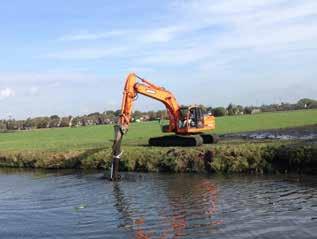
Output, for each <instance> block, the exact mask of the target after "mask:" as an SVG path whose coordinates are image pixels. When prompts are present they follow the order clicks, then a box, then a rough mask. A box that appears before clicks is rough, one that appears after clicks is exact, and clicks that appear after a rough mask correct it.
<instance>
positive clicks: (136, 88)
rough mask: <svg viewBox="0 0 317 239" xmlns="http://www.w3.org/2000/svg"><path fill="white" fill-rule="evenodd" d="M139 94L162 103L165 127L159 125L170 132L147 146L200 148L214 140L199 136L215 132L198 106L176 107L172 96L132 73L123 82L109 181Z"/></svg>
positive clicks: (212, 121)
mask: <svg viewBox="0 0 317 239" xmlns="http://www.w3.org/2000/svg"><path fill="white" fill-rule="evenodd" d="M138 94H141V95H144V96H147V97H150V98H152V99H154V100H158V101H160V102H162V103H163V104H164V105H165V107H166V109H167V113H168V117H169V124H168V125H163V126H162V132H164V133H174V135H167V136H162V137H155V138H150V139H149V145H151V146H181V147H184V146H200V145H202V144H203V143H216V141H217V140H218V137H217V136H216V135H213V134H203V132H205V131H211V130H213V129H215V117H214V116H212V115H208V114H204V113H203V110H202V108H201V107H199V106H196V105H194V106H189V107H182V106H180V105H179V104H178V103H177V101H176V98H175V96H174V95H173V94H172V93H171V92H170V91H168V90H166V89H164V88H163V87H160V86H157V85H154V84H153V83H151V82H149V81H148V80H145V79H143V78H141V77H139V76H137V75H136V74H134V73H130V74H129V75H128V77H127V79H126V82H125V86H124V92H123V99H122V105H121V115H120V117H119V120H118V124H116V125H115V127H114V128H115V138H114V143H113V147H112V150H113V152H112V153H113V162H112V167H111V179H113V180H116V179H117V177H119V175H118V171H119V161H120V157H121V155H122V151H121V141H122V138H123V135H124V134H126V133H127V132H128V128H129V124H130V122H131V118H132V108H133V103H134V101H135V100H136V98H137V95H138Z"/></svg>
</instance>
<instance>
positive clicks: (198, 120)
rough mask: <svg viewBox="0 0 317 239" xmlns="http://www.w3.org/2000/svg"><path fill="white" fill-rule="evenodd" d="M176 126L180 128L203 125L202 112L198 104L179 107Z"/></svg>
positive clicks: (201, 126)
mask: <svg viewBox="0 0 317 239" xmlns="http://www.w3.org/2000/svg"><path fill="white" fill-rule="evenodd" d="M179 115H180V117H179V122H178V128H179V129H181V130H184V129H190V128H203V127H204V113H203V110H202V108H200V107H198V106H190V107H181V108H180V110H179Z"/></svg>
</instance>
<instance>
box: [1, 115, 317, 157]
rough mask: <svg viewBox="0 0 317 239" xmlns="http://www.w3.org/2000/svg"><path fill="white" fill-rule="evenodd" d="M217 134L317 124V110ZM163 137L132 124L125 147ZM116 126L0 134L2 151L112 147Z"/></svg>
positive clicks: (233, 123)
mask: <svg viewBox="0 0 317 239" xmlns="http://www.w3.org/2000/svg"><path fill="white" fill-rule="evenodd" d="M216 123H217V129H216V131H215V132H216V133H218V134H223V133H235V132H244V131H253V130H263V129H275V128H287V127H296V126H303V125H312V124H317V110H301V111H288V112H276V113H261V114H256V115H242V116H227V117H219V118H217V121H216ZM158 135H161V132H160V126H159V124H158V123H157V122H147V123H134V124H131V126H130V129H129V133H128V135H127V136H126V137H125V138H124V143H123V144H124V145H140V144H147V141H148V138H150V137H154V136H158ZM112 139H113V126H112V125H101V126H91V127H81V128H58V129H42V130H33V131H21V132H14V133H1V134H0V151H25V150H27V151H33V150H41V151H43V150H45V151H71V150H80V149H91V148H97V147H103V146H110V145H111V140H112Z"/></svg>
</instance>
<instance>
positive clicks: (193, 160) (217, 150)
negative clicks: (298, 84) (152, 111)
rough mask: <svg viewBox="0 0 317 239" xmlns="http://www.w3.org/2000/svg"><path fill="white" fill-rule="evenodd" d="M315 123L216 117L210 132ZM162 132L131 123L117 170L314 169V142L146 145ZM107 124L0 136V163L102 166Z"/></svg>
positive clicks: (297, 116)
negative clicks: (183, 146)
mask: <svg viewBox="0 0 317 239" xmlns="http://www.w3.org/2000/svg"><path fill="white" fill-rule="evenodd" d="M313 124H317V110H305V111H289V112H277V113H263V114H257V115H245V116H230V117H220V118H217V130H216V133H218V134H224V133H235V132H242V131H254V130H264V129H274V128H287V127H295V126H303V125H313ZM159 135H162V134H161V132H160V127H159V125H158V123H157V122H149V123H135V124H131V127H130V130H129V133H128V135H126V136H125V138H124V143H123V150H124V156H123V159H122V161H121V168H122V169H123V170H126V171H145V172H146V171H151V172H152V171H171V172H203V171H209V172H224V173H232V172H234V173H265V172H283V173H284V172H291V171H295V172H311V173H316V168H317V167H316V159H317V153H316V152H317V150H316V144H315V143H304V142H294V141H254V140H253V141H252V140H248V141H241V140H240V141H232V140H231V141H224V142H222V143H220V144H218V145H212V146H210V145H204V146H201V147H197V148H177V147H170V148H159V147H148V146H145V145H147V141H148V138H150V137H154V136H159ZM112 138H113V127H112V126H111V125H108V126H91V127H82V128H59V129H44V130H33V131H23V132H14V133H5V134H4V133H3V134H0V167H27V168H86V169H88V168H105V169H109V167H110V164H111V141H112Z"/></svg>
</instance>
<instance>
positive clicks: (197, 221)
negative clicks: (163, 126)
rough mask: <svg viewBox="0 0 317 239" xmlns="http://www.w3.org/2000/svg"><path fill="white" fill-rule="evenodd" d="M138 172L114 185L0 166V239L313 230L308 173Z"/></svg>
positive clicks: (316, 188) (316, 190)
mask: <svg viewBox="0 0 317 239" xmlns="http://www.w3.org/2000/svg"><path fill="white" fill-rule="evenodd" d="M34 175H35V176H34ZM38 175H40V176H38ZM138 175H140V174H124V176H125V177H124V178H123V180H122V181H121V182H118V183H112V182H107V181H105V180H101V179H100V174H98V173H92V174H83V173H80V172H75V173H71V174H69V173H48V174H45V173H40V174H39V173H37V172H19V173H15V172H12V173H5V174H1V172H0V225H2V226H1V227H0V233H1V235H2V236H3V238H16V237H23V238H43V237H45V238H88V237H89V238H314V236H315V235H316V234H317V229H316V228H317V220H316V218H317V207H316V205H317V184H316V180H310V178H308V179H307V180H306V181H304V182H298V181H292V180H288V179H285V178H282V177H254V176H253V177H242V176H241V177H238V176H236V177H228V178H225V177H216V176H215V177H206V176H203V175H189V174H187V175H169V174H141V175H142V176H141V177H139V176H138Z"/></svg>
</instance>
